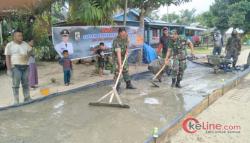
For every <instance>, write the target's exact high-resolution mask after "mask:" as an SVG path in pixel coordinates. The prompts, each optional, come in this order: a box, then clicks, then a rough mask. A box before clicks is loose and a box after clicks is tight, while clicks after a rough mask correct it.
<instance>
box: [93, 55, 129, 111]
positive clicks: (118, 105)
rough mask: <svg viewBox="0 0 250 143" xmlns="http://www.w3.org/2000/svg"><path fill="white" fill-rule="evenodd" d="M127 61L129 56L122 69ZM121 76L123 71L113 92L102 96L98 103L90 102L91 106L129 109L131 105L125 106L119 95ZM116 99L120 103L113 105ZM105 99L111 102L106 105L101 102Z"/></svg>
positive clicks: (120, 72)
mask: <svg viewBox="0 0 250 143" xmlns="http://www.w3.org/2000/svg"><path fill="white" fill-rule="evenodd" d="M126 60H127V56H125V58H124V60H123V63H122V69H123V67H124V65H125V63H126ZM121 74H122V70H121V71H119V74H118V77H117V79H116V82H115V85H114V86H113V87H112V90H111V91H110V92H108V93H107V94H105V95H104V96H102V97H101V98H100V99H99V100H97V102H90V103H89V105H92V106H106V107H119V108H129V105H126V104H123V103H122V100H121V98H120V97H119V96H120V95H119V94H118V92H117V90H116V87H117V84H118V82H119V79H120V78H121ZM114 97H116V100H117V101H118V103H112V101H113V98H114ZM105 98H109V102H108V103H105V102H101V101H103V100H104V99H105Z"/></svg>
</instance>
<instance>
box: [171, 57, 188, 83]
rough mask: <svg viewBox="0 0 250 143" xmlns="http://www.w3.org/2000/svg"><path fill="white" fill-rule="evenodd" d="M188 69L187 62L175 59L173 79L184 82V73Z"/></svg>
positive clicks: (173, 62)
mask: <svg viewBox="0 0 250 143" xmlns="http://www.w3.org/2000/svg"><path fill="white" fill-rule="evenodd" d="M186 68H187V63H186V60H185V59H184V60H180V59H178V58H174V59H173V61H172V73H171V75H172V78H175V79H176V78H177V79H178V80H182V78H183V75H184V71H185V69H186Z"/></svg>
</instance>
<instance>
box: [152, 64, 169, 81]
mask: <svg viewBox="0 0 250 143" xmlns="http://www.w3.org/2000/svg"><path fill="white" fill-rule="evenodd" d="M165 67H166V64H164V65H163V66H162V68H161V69H160V70H159V71H158V72H157V73H156V75H155V76H154V77H153V80H154V79H156V77H157V76H158V75H159V74H160V73H161V72H162V71H163V70H164V69H165Z"/></svg>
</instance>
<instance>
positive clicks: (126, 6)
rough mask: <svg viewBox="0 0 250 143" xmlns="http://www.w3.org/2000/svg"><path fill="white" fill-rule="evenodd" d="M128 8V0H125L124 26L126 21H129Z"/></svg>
mask: <svg viewBox="0 0 250 143" xmlns="http://www.w3.org/2000/svg"><path fill="white" fill-rule="evenodd" d="M127 9H128V0H125V5H124V14H123V25H124V26H126V23H127Z"/></svg>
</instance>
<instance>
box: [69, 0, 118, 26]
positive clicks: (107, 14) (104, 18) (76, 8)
mask: <svg viewBox="0 0 250 143" xmlns="http://www.w3.org/2000/svg"><path fill="white" fill-rule="evenodd" d="M116 3H117V0H70V1H69V6H70V14H69V21H70V23H81V24H84V25H107V24H111V23H112V15H113V12H114V11H115V10H116V7H117V4H116Z"/></svg>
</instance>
